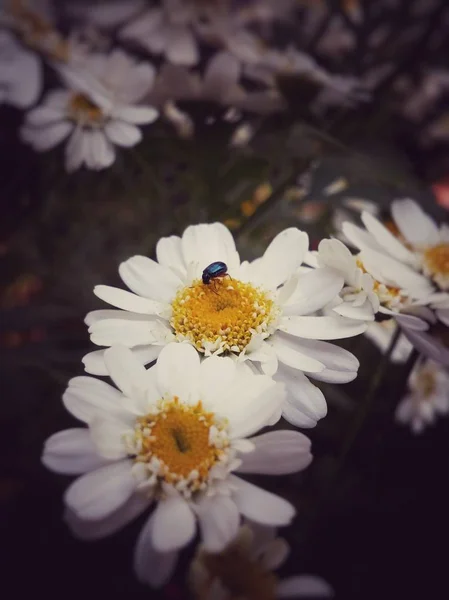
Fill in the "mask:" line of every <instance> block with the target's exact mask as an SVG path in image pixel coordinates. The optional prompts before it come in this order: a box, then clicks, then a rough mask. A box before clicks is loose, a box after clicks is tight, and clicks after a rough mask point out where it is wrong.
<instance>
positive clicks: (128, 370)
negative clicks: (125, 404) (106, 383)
mask: <svg viewBox="0 0 449 600" xmlns="http://www.w3.org/2000/svg"><path fill="white" fill-rule="evenodd" d="M104 360H105V363H106V368H107V370H108V373H109V375H110V377H111V379H112V381H113V382H114V383H115V385H116V386H117V387H118V388H119V389H120V390H122V392H123V393H124V394H125V396H126V397H127V398H128V399H129V400H130V399H131V398H133V397H134V396H136V395H140V394H141V393H142V392H148V390H149V387H150V379H149V376H148V374H147V371H146V370H145V367H144V366H143V365H142V364H141V363H139V362H138V360H137V359H136V357H135V356H134V355H133V354H132V352H131V351H130V350H129V348H125V347H124V346H113V347H112V348H108V349H107V350H106V351H105V353H104Z"/></svg>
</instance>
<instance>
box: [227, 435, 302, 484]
mask: <svg viewBox="0 0 449 600" xmlns="http://www.w3.org/2000/svg"><path fill="white" fill-rule="evenodd" d="M250 441H251V442H252V443H253V444H254V445H255V450H254V451H253V452H248V453H246V454H242V455H241V456H240V458H241V460H242V464H241V465H240V466H239V467H238V468H237V469H236V472H239V473H262V474H264V475H285V474H286V473H295V472H296V471H302V470H303V469H305V468H306V467H307V466H308V465H309V464H310V463H311V461H312V455H311V453H310V440H309V438H307V437H306V436H305V435H303V434H302V433H299V432H297V431H270V432H268V433H264V434H262V435H259V436H257V437H253V438H251V439H250Z"/></svg>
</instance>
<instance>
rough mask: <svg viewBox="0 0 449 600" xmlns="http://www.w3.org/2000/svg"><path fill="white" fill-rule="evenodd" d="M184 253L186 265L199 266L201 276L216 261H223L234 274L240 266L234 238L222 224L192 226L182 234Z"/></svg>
mask: <svg viewBox="0 0 449 600" xmlns="http://www.w3.org/2000/svg"><path fill="white" fill-rule="evenodd" d="M181 244H182V253H183V255H184V260H185V263H186V265H189V264H190V263H195V264H198V266H199V274H201V272H202V271H203V269H205V268H206V267H207V266H208V265H210V264H211V263H213V262H215V261H223V262H224V263H226V265H227V266H228V270H229V272H230V273H231V275H232V272H233V271H234V270H235V269H237V268H238V267H239V265H240V259H239V255H238V253H237V251H236V249H235V242H234V238H233V237H232V234H231V232H230V231H229V229H228V228H227V227H225V226H224V225H223V224H222V223H211V224H201V225H190V227H187V229H186V230H185V231H184V233H183V234H182V240H181Z"/></svg>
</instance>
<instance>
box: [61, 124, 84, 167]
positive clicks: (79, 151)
mask: <svg viewBox="0 0 449 600" xmlns="http://www.w3.org/2000/svg"><path fill="white" fill-rule="evenodd" d="M84 155H85V137H84V134H83V131H82V129H81V128H80V127H77V128H76V129H74V131H73V133H72V135H71V136H70V138H69V141H68V142H67V145H66V147H65V168H66V170H67V172H68V173H73V172H74V171H76V170H77V169H79V168H80V167H81V165H82V164H83V162H84Z"/></svg>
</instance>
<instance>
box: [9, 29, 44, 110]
mask: <svg viewBox="0 0 449 600" xmlns="http://www.w3.org/2000/svg"><path fill="white" fill-rule="evenodd" d="M42 77H43V76H42V65H41V62H40V60H39V57H38V56H36V54H35V53H34V52H33V51H31V50H25V48H23V47H22V46H21V45H20V44H19V43H18V42H17V40H16V39H15V37H14V35H13V34H12V33H10V32H9V31H0V104H3V103H5V104H11V105H12V106H16V107H17V108H29V107H30V106H32V105H33V104H35V102H36V101H37V100H38V98H39V96H40V94H41V90H42Z"/></svg>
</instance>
